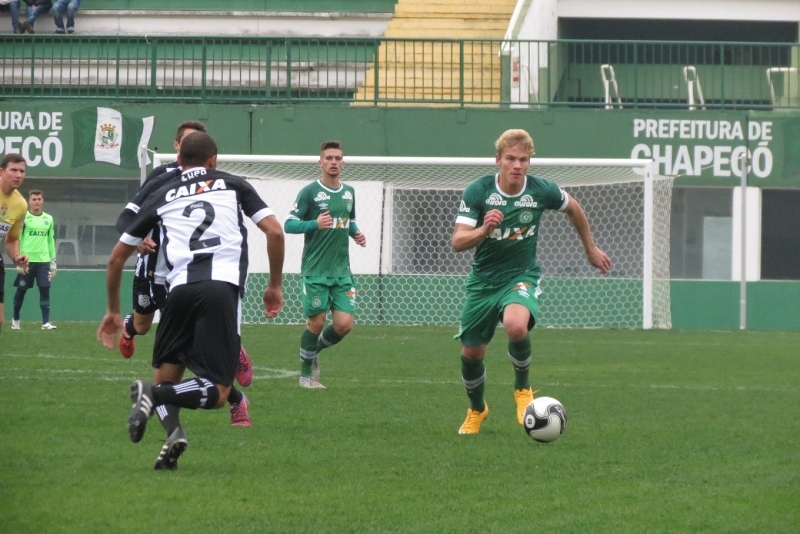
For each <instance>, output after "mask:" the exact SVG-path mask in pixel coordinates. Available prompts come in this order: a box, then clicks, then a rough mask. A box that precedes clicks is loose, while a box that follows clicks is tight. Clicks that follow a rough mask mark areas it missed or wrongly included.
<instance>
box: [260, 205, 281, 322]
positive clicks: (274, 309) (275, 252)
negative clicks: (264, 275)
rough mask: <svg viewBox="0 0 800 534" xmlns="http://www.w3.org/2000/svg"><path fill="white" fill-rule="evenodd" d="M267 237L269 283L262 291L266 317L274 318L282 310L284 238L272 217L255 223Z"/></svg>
mask: <svg viewBox="0 0 800 534" xmlns="http://www.w3.org/2000/svg"><path fill="white" fill-rule="evenodd" d="M256 224H257V226H258V228H259V229H260V230H261V231H262V232H264V235H266V236H267V257H268V258H269V283H268V284H267V289H266V290H265V291H264V297H263V298H264V309H265V310H266V312H265V315H266V316H267V317H275V316H276V315H278V313H279V312H280V311H281V308H283V290H282V286H283V256H284V236H283V229H282V228H281V224H280V222H278V218H277V217H275V216H274V215H269V216H267V217H264V218H263V219H261V220H260V221H258V222H257V223H256Z"/></svg>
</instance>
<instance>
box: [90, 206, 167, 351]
mask: <svg viewBox="0 0 800 534" xmlns="http://www.w3.org/2000/svg"><path fill="white" fill-rule="evenodd" d="M156 207H157V204H156V202H155V199H152V200H151V201H150V202H147V203H146V204H145V205H144V206H142V210H141V211H140V212H139V214H138V215H137V216H136V217H135V218H134V220H133V222H132V223H131V224H130V226H129V227H128V228H126V229H125V231H124V232H123V233H122V236H120V238H119V241H117V244H116V245H114V249H113V250H112V251H111V256H109V258H108V265H107V267H106V314H105V316H104V317H103V320H102V321H101V323H100V328H98V329H97V340H98V341H100V342H101V343H102V344H103V346H104V347H106V348H109V349H113V348H116V346H117V340H118V339H119V331H120V329H121V328H122V314H121V313H120V304H119V289H120V285H121V284H122V270H123V268H124V267H125V262H126V261H128V258H130V257H131V254H133V253H134V251H135V250H136V247H137V246H138V245H139V244H140V243H141V242H142V239H144V236H146V235H147V232H148V230H149V229H150V228H151V227H152V226H153V225H154V224H156V223H157V222H158V220H159V218H158V214H157V212H156Z"/></svg>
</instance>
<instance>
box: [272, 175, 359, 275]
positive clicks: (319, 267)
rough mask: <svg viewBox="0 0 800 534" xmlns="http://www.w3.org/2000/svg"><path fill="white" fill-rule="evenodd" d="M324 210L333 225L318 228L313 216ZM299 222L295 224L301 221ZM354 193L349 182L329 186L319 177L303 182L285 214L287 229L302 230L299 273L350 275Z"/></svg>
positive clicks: (356, 229) (354, 228)
mask: <svg viewBox="0 0 800 534" xmlns="http://www.w3.org/2000/svg"><path fill="white" fill-rule="evenodd" d="M326 211H327V212H328V213H329V214H330V216H331V218H332V219H333V227H332V228H329V229H326V230H320V229H319V228H317V217H319V216H320V214H322V213H325V212H326ZM301 222H302V224H298V223H301ZM355 222H356V196H355V191H353V188H352V187H351V186H349V185H345V184H340V185H339V188H338V189H331V188H329V187H326V186H324V185H323V184H322V182H321V181H320V180H317V181H316V182H314V183H311V184H309V185H307V186H305V187H304V188H303V189H302V190H301V191H300V193H299V194H298V195H297V200H296V201H295V203H294V206H292V209H291V210H290V211H289V216H288V217H287V218H286V224H285V228H286V231H287V232H288V233H304V234H305V244H304V246H303V263H302V267H301V272H302V275H303V276H326V277H345V276H350V275H351V273H350V250H349V247H350V242H349V238H350V236H352V235H354V234H355V233H356V232H357V231H358V227H357V226H356V225H355Z"/></svg>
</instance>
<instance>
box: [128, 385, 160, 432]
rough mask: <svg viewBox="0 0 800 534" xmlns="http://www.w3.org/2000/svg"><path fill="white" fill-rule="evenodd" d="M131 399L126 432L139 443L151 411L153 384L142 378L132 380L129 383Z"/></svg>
mask: <svg viewBox="0 0 800 534" xmlns="http://www.w3.org/2000/svg"><path fill="white" fill-rule="evenodd" d="M131 400H132V401H133V407H132V408H131V415H130V417H128V433H129V434H130V436H131V441H132V442H134V443H139V442H140V441H141V440H142V436H144V431H145V429H146V428H147V420H148V419H149V418H150V415H151V414H152V413H153V408H154V407H155V403H154V402H153V384H151V383H149V382H145V381H143V380H134V381H133V384H131Z"/></svg>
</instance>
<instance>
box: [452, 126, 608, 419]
mask: <svg viewBox="0 0 800 534" xmlns="http://www.w3.org/2000/svg"><path fill="white" fill-rule="evenodd" d="M495 148H496V150H497V152H496V154H495V162H496V164H497V167H498V168H499V172H498V173H497V174H493V175H489V176H484V177H483V178H479V179H478V180H475V181H474V182H472V183H471V184H469V186H467V188H466V190H465V191H464V196H463V197H462V200H461V204H460V206H459V209H458V216H457V218H456V222H455V230H454V232H453V249H454V250H455V251H456V252H461V251H465V250H469V249H472V248H474V249H475V258H474V260H473V262H472V271H471V272H470V274H469V277H468V278H467V283H466V293H467V295H466V300H465V301H464V307H463V309H462V312H461V326H460V328H459V332H458V334H457V335H456V336H455V338H456V339H460V340H461V377H462V379H463V382H464V388H465V389H466V390H467V397H468V398H469V401H470V408H469V409H468V410H467V418H466V419H465V420H464V423H463V424H462V425H461V428H460V429H459V430H458V433H459V434H477V433H478V432H479V431H480V428H481V423H483V421H484V420H485V419H486V417H487V416H488V415H489V405H488V404H487V403H486V401H485V400H484V384H485V382H486V369H485V367H484V363H483V360H484V357H485V356H486V346H487V345H488V344H489V342H490V341H491V340H492V337H493V336H494V331H495V328H496V326H497V323H498V321H501V322H502V323H503V327H504V328H505V331H506V335H507V336H508V357H509V359H510V360H511V363H512V364H513V366H514V376H515V378H514V398H515V403H516V406H517V422H518V423H519V424H520V425H521V424H522V417H523V414H524V412H525V407H526V406H527V405H528V404H529V403H530V402H531V401H532V400H533V393H534V391H533V390H532V389H531V385H530V378H529V369H530V363H531V343H530V338H529V336H528V332H529V331H530V330H531V328H533V326H534V325H535V324H536V321H537V320H538V316H539V295H540V294H541V290H540V289H539V279H540V278H541V268H540V267H539V263H538V262H537V261H536V247H537V240H538V237H539V220H540V219H541V217H542V214H543V213H544V211H545V210H558V211H561V212H563V213H565V214H566V215H567V217H569V220H570V222H571V223H572V226H573V227H574V228H575V231H576V232H577V233H578V236H579V237H580V239H581V243H583V248H584V251H585V253H586V258H587V260H588V261H589V263H590V264H592V265H593V266H594V267H596V268H597V269H598V270H599V271H600V272H601V273H606V272H608V269H609V268H610V267H611V260H610V259H609V257H608V256H607V255H606V254H605V252H603V251H602V250H600V249H599V248H598V247H597V245H596V244H595V242H594V240H593V239H592V233H591V230H590V229H589V221H588V219H587V218H586V214H585V213H584V211H583V208H582V207H581V205H580V204H579V203H578V201H577V200H575V199H574V198H572V197H571V196H570V195H569V194H568V193H567V192H566V191H564V190H563V189H561V188H559V187H558V186H557V185H556V184H555V183H553V182H551V181H550V180H545V179H543V178H538V177H536V176H530V175H528V174H527V172H528V169H529V168H530V165H531V155H532V154H533V139H531V136H530V135H529V134H528V133H527V132H526V131H525V130H507V131H505V132H504V133H503V135H501V136H500V138H499V139H498V140H497V142H496V143H495Z"/></svg>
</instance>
